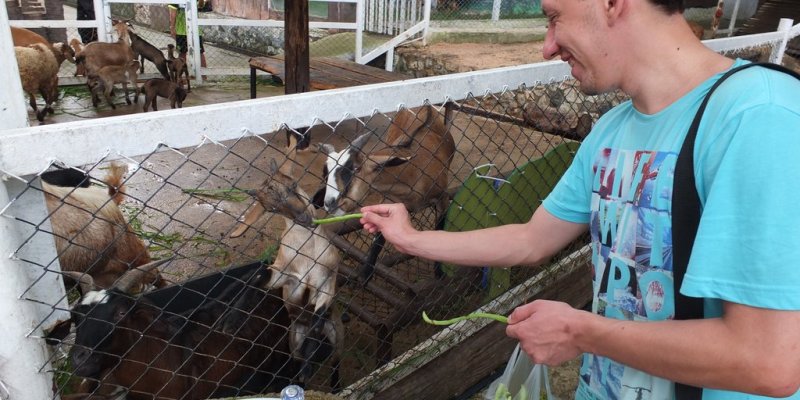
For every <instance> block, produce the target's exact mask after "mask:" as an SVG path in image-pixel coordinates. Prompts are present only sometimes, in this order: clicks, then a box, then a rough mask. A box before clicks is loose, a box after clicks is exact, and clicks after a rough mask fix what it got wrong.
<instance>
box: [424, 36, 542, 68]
mask: <svg viewBox="0 0 800 400" xmlns="http://www.w3.org/2000/svg"><path fill="white" fill-rule="evenodd" d="M543 43H544V42H529V43H506V44H498V43H491V44H490V43H433V44H430V45H428V46H425V47H423V48H421V50H422V51H423V52H425V53H427V54H431V55H436V56H437V58H447V59H450V60H451V61H452V62H453V64H456V65H462V66H465V67H472V68H474V69H489V68H498V67H509V66H514V65H522V64H530V63H535V62H540V61H543V60H544V57H542V45H543Z"/></svg>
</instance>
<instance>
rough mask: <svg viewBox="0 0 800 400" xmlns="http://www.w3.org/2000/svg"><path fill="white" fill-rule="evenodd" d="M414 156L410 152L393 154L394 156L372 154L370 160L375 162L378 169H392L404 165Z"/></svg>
mask: <svg viewBox="0 0 800 400" xmlns="http://www.w3.org/2000/svg"><path fill="white" fill-rule="evenodd" d="M413 157H414V156H413V155H412V154H410V153H408V152H399V151H398V152H392V154H380V153H378V154H371V155H370V156H369V159H370V160H371V161H372V162H374V163H375V164H376V166H377V168H390V167H396V166H398V165H403V164H405V163H407V162H409V161H410V160H411V158H413Z"/></svg>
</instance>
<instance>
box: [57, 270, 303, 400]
mask: <svg viewBox="0 0 800 400" xmlns="http://www.w3.org/2000/svg"><path fill="white" fill-rule="evenodd" d="M165 261H167V260H162V261H159V262H154V263H151V264H147V265H143V266H140V267H138V268H137V269H133V270H130V271H128V272H127V273H126V274H125V275H124V276H123V277H121V278H120V279H119V281H117V283H116V284H115V285H114V286H113V287H111V288H109V289H103V290H97V289H96V288H94V287H93V282H92V279H91V277H89V276H88V275H83V276H79V277H76V278H79V279H80V282H81V286H82V287H83V290H82V291H83V293H84V294H83V296H82V298H81V299H80V301H79V302H78V303H77V304H76V305H75V306H74V307H73V308H72V310H71V318H70V320H68V321H65V322H63V323H61V324H59V325H57V326H56V328H54V329H53V330H52V331H51V332H50V333H49V334H48V339H49V342H50V343H58V341H60V340H63V339H64V337H65V336H66V333H68V332H69V330H70V329H69V328H70V326H71V325H72V324H74V326H75V328H76V329H75V330H76V332H75V344H74V345H73V346H72V348H71V349H70V351H69V358H70V361H71V363H72V366H73V368H74V371H73V373H74V374H75V375H76V376H78V377H82V378H85V379H87V380H90V381H94V382H95V383H96V384H97V386H98V387H99V388H100V389H99V390H103V388H111V387H121V388H124V389H125V390H126V391H127V394H126V397H125V398H126V399H130V400H138V399H154V398H158V399H186V400H195V399H197V400H199V399H207V398H220V397H231V396H239V395H245V394H256V393H263V392H265V391H277V390H280V388H282V387H283V386H285V385H287V384H288V383H290V380H289V378H288V377H292V376H295V375H296V373H297V372H296V371H297V363H295V362H292V360H291V356H290V355H289V351H290V349H289V344H288V339H287V336H288V334H287V326H289V316H288V313H287V312H286V309H285V307H284V306H283V301H282V300H281V299H280V297H279V296H278V295H277V293H274V292H273V293H263V292H261V293H262V295H261V296H260V297H258V298H253V297H251V298H250V299H251V300H253V301H255V302H256V303H254V304H253V305H251V306H250V307H252V309H253V314H252V315H250V316H249V317H248V318H247V319H246V320H244V321H243V323H242V324H241V325H240V326H238V327H237V329H236V330H235V335H231V334H226V333H224V332H222V331H221V330H220V329H219V326H220V324H221V319H220V318H221V316H223V315H224V314H225V313H226V312H227V311H228V310H229V305H230V304H232V303H234V302H236V301H237V298H238V297H239V296H241V293H242V292H243V290H244V286H245V285H246V284H248V282H249V281H250V280H251V279H253V276H254V275H257V274H256V273H253V272H251V273H250V276H245V277H244V279H242V280H239V279H236V278H228V281H219V283H217V284H215V285H214V286H215V287H219V289H221V292H219V294H216V295H214V294H213V293H214V292H210V293H209V294H208V296H202V295H201V296H202V299H199V298H198V297H196V296H197V292H196V291H192V290H188V291H183V292H181V293H183V296H186V297H183V298H182V300H180V301H184V302H185V301H188V300H192V297H193V296H195V297H194V300H195V301H196V303H197V304H196V305H190V306H189V308H188V309H185V310H178V311H169V310H167V309H164V310H162V309H160V308H159V307H158V306H156V303H155V302H154V300H155V299H156V298H157V296H156V295H157V294H159V293H158V292H150V293H148V294H147V295H145V296H133V295H131V290H130V289H131V288H133V287H136V286H137V285H139V283H137V281H139V280H140V279H141V278H142V276H145V275H147V274H148V273H149V271H150V270H152V269H155V268H156V267H157V266H158V263H160V262H165ZM261 265H262V264H261V263H260V262H259V263H256V264H251V265H248V266H244V268H246V269H248V270H252V271H258V270H261ZM259 272H260V273H262V274H263V273H267V274H268V273H269V271H263V272H261V271H259ZM223 276H224V275H223ZM231 279H232V282H230V280H231ZM164 290H169V289H164ZM163 296H165V297H168V298H169V299H170V300H168V303H169V305H170V306H173V307H180V306H179V305H175V304H174V302H173V301H172V300H171V299H176V297H177V296H178V294H176V293H173V292H168V293H165V294H164V295H163ZM187 297H188V298H187ZM255 305H257V307H255ZM184 308H186V306H184ZM248 309H249V308H247V309H245V310H248Z"/></svg>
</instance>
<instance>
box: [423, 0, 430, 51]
mask: <svg viewBox="0 0 800 400" xmlns="http://www.w3.org/2000/svg"><path fill="white" fill-rule="evenodd" d="M423 1H424V2H425V3H424V5H423V6H422V9H423V11H422V22H424V23H425V28H423V29H422V45H423V46H424V45H427V44H428V34H429V33H428V29H430V26H431V0H423Z"/></svg>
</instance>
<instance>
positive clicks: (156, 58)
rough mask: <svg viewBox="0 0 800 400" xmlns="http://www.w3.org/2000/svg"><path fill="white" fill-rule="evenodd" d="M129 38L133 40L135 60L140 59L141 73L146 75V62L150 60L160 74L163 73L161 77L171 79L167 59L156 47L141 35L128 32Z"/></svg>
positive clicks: (132, 46) (132, 48)
mask: <svg viewBox="0 0 800 400" xmlns="http://www.w3.org/2000/svg"><path fill="white" fill-rule="evenodd" d="M128 36H130V38H131V50H133V59H134V60H135V59H136V58H139V62H140V63H141V67H140V69H139V73H140V74H143V73H144V60H145V59H148V60H150V62H152V63H153V64H154V65H155V66H156V68H158V72H161V75H163V76H164V79H169V70H168V69H167V58H166V57H164V53H162V52H161V50H159V49H158V48H156V46H153V45H152V44H150V43H148V42H147V41H146V40H144V39H142V38H141V37H139V35H137V34H135V33H133V32H130V31H129V32H128Z"/></svg>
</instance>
